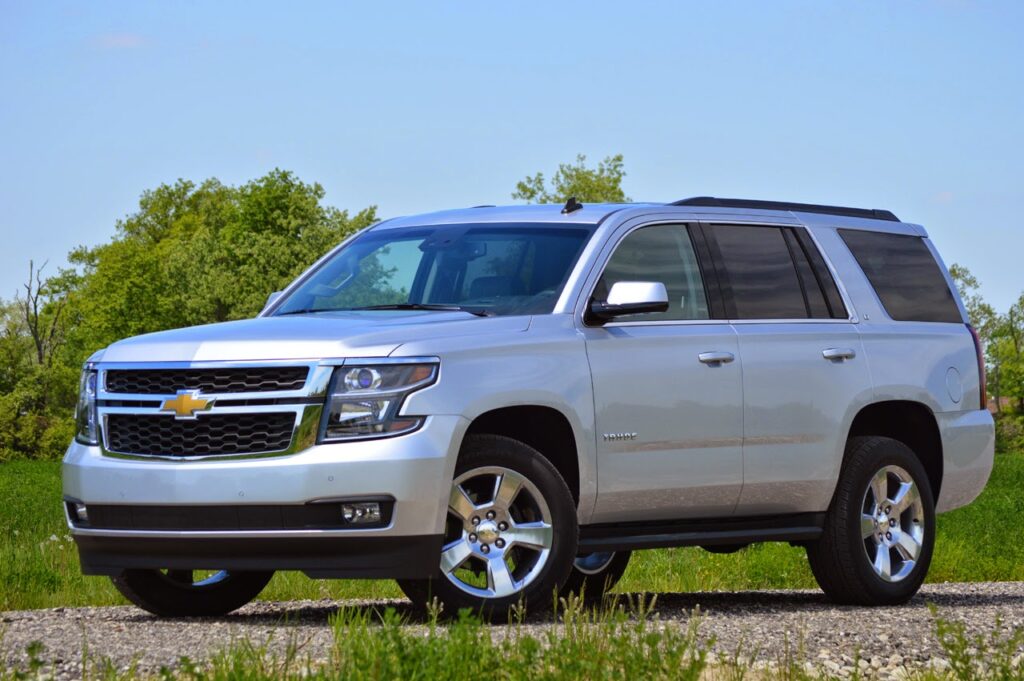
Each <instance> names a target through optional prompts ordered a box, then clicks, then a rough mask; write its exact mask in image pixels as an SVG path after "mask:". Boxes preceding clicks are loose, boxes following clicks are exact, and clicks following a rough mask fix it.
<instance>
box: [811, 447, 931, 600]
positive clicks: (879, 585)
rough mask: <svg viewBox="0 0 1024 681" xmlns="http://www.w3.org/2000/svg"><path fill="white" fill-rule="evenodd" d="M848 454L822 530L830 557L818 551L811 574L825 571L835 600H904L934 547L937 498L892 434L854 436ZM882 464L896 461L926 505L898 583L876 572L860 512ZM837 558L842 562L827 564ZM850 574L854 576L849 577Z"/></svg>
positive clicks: (916, 583) (913, 457)
mask: <svg viewBox="0 0 1024 681" xmlns="http://www.w3.org/2000/svg"><path fill="white" fill-rule="evenodd" d="M848 452H849V455H848V458H847V461H846V465H845V467H844V471H843V474H842V477H841V479H840V483H839V489H838V490H837V493H836V499H835V501H834V502H833V506H832V508H831V510H830V511H829V518H828V519H827V521H826V527H825V531H826V532H827V533H830V535H831V536H829V537H828V538H827V539H826V541H827V542H828V543H831V544H832V546H831V547H830V548H831V551H829V552H828V557H824V556H819V557H818V565H816V566H814V567H815V568H816V569H815V573H816V576H817V573H818V571H819V570H826V571H828V572H829V574H828V575H826V576H825V579H824V580H819V581H823V582H824V583H823V584H822V586H823V587H826V585H827V586H828V587H830V588H826V589H825V590H826V592H829V591H832V592H833V593H830V594H829V595H831V596H834V597H835V599H836V600H839V601H840V602H845V603H857V604H864V605H896V604H900V603H905V602H906V601H908V600H909V599H910V598H911V597H912V596H913V595H914V594H915V593H917V591H918V589H920V587H921V584H922V583H923V582H924V579H925V577H926V575H927V573H928V568H929V566H930V564H931V559H932V554H933V551H934V547H935V530H936V520H935V502H934V497H933V494H932V489H931V484H930V481H929V479H928V475H927V472H926V471H925V469H924V466H923V465H922V464H921V462H920V460H919V459H918V458H917V456H916V455H915V454H914V452H913V450H911V449H910V448H909V447H908V446H907V445H905V444H903V443H902V442H899V441H898V440H894V439H891V438H884V437H865V438H854V439H852V440H851V442H850V445H849V447H848ZM886 466H899V467H900V468H902V469H904V470H905V471H907V473H909V474H910V476H911V477H912V478H913V480H914V484H915V485H916V486H917V489H918V492H919V494H920V497H921V503H922V505H923V507H924V526H925V527H924V530H925V531H924V541H923V542H922V545H921V553H920V554H919V556H918V559H917V561H916V564H915V565H914V569H913V571H912V572H911V573H910V574H909V575H907V577H905V578H904V579H902V580H900V581H899V582H887V581H885V580H883V579H882V578H881V577H879V576H878V575H877V574H875V571H874V569H873V568H872V567H871V563H870V559H869V557H868V555H867V552H866V551H865V549H864V540H863V538H862V537H861V529H860V516H861V512H862V510H863V502H864V494H865V492H866V491H867V489H868V485H869V484H870V481H871V478H872V476H874V474H875V473H877V472H878V471H879V470H881V469H882V468H884V467H886ZM836 560H838V561H841V562H842V563H845V565H828V563H829V562H833V561H836ZM851 577H852V580H851Z"/></svg>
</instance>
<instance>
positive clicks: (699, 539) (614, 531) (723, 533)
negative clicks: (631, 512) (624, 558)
mask: <svg viewBox="0 0 1024 681" xmlns="http://www.w3.org/2000/svg"><path fill="white" fill-rule="evenodd" d="M824 525H825V514H824V513H797V514H791V515H780V516H759V517H754V518H706V519H705V518H701V519H699V520H673V521H655V522H641V523H608V524H603V525H583V526H582V527H580V545H579V552H580V553H593V552H595V551H625V550H633V549H656V548H666V547H670V546H733V545H745V544H753V543H756V542H764V541H785V542H793V543H799V542H806V541H813V540H815V539H817V538H818V537H820V536H821V533H822V528H823V527H824Z"/></svg>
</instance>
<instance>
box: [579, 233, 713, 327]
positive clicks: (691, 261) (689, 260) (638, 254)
mask: <svg viewBox="0 0 1024 681" xmlns="http://www.w3.org/2000/svg"><path fill="white" fill-rule="evenodd" d="M620 281H660V282H661V283H663V284H665V289H666V290H667V291H668V310H666V311H665V312H650V313H645V314H637V315H629V316H625V317H621V318H620V319H621V320H622V321H671V320H683V319H709V318H710V315H709V314H708V299H707V295H706V294H705V292H704V282H703V281H702V280H701V276H700V268H699V267H698V265H697V255H696V253H694V250H693V243H692V242H691V241H690V234H689V232H688V231H687V229H686V227H685V226H682V225H652V226H651V227H641V228H640V229H638V230H636V231H634V232H631V233H630V234H629V235H628V236H626V238H625V239H623V240H622V241H621V242H620V243H619V245H618V246H617V247H616V248H615V252H614V253H613V254H612V257H611V259H609V260H608V264H607V265H606V266H605V268H604V273H603V274H602V275H601V279H600V280H599V281H598V283H597V287H596V288H595V289H594V299H595V300H600V301H604V300H606V299H607V297H608V291H610V290H611V287H612V286H613V285H614V284H615V283H617V282H620Z"/></svg>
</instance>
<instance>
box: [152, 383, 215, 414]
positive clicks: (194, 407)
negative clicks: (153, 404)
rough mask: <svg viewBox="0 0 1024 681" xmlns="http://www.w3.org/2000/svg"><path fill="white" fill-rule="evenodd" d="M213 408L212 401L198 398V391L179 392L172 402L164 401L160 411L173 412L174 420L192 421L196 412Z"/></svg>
mask: <svg viewBox="0 0 1024 681" xmlns="http://www.w3.org/2000/svg"><path fill="white" fill-rule="evenodd" d="M212 406H213V400H204V399H203V398H201V397H199V391H198V390H179V391H178V396H177V397H175V398H174V399H173V400H165V401H164V403H163V404H162V405H160V411H173V412H174V418H176V419H194V418H195V417H196V412H197V411H206V410H207V409H209V408H210V407H212Z"/></svg>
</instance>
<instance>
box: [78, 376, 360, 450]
mask: <svg viewBox="0 0 1024 681" xmlns="http://www.w3.org/2000/svg"><path fill="white" fill-rule="evenodd" d="M341 363H342V362H340V361H337V362H318V361H309V360H306V361H303V360H296V361H270V362H162V363H142V362H139V363H110V364H104V363H102V362H101V363H100V364H99V365H98V366H97V369H98V370H99V372H100V376H99V381H98V385H99V390H98V394H97V404H98V411H99V419H100V429H101V437H100V442H101V445H100V450H101V454H103V455H104V456H109V457H114V458H123V459H137V460H154V459H157V460H165V461H166V460H172V461H194V460H204V461H206V460H223V459H255V458H263V457H267V456H287V455H290V454H294V453H296V452H299V451H302V450H304V449H307V448H309V447H312V446H313V445H314V444H316V437H317V429H318V426H319V423H320V417H321V415H322V413H323V408H324V400H325V398H326V394H327V388H328V385H329V383H330V378H331V374H332V372H333V370H334V365H337V364H341ZM271 368H274V369H282V368H292V369H298V368H301V369H302V370H303V371H304V372H305V376H307V378H305V379H304V381H303V385H302V387H301V388H298V389H286V390H273V391H262V390H256V391H249V392H236V391H228V392H209V393H207V392H202V397H203V398H205V399H209V400H212V401H213V405H212V406H211V407H210V408H209V409H207V410H205V411H203V412H201V413H198V414H196V415H195V418H196V421H197V422H200V423H201V422H202V421H203V420H204V419H206V418H208V417H215V418H219V417H227V416H230V415H239V416H240V418H242V417H252V416H259V415H261V414H265V415H267V417H268V418H271V417H273V418H278V419H280V418H281V416H283V415H286V414H287V415H291V417H292V418H293V419H294V420H293V425H292V428H291V430H290V434H291V437H290V440H289V443H288V444H287V446H284V447H281V444H282V441H283V438H282V437H276V438H273V441H274V447H273V448H272V449H270V448H268V447H263V448H262V450H260V451H244V452H243V451H239V449H240V448H239V447H238V446H230V447H228V446H225V447H224V449H225V450H230V451H215V450H216V449H217V447H203V448H197V449H198V450H199V451H201V453H199V454H189V453H187V451H188V450H187V447H186V446H185V445H183V446H182V448H179V449H176V450H175V451H174V452H173V453H172V452H161V451H159V448H153V449H156V450H157V451H144V452H138V451H123V450H124V448H123V447H117V446H115V445H116V444H121V443H123V442H124V440H123V439H122V440H120V441H118V442H112V439H111V437H110V423H109V418H110V417H111V416H117V417H118V418H123V416H126V415H134V416H138V417H140V420H142V419H146V420H147V421H148V420H152V419H155V418H160V419H168V423H169V424H173V423H174V422H175V421H179V422H184V421H181V420H179V419H176V418H175V415H174V414H172V413H167V412H165V411H162V410H161V405H162V404H163V402H164V401H165V400H170V399H173V398H174V397H175V396H176V395H175V392H168V393H162V394H153V393H146V392H142V393H126V392H111V391H109V390H107V372H108V371H116V372H132V371H139V372H153V371H161V372H163V371H168V372H173V373H175V374H178V373H179V372H181V373H184V374H186V375H187V374H192V375H203V374H207V375H208V372H209V371H214V372H215V373H216V372H231V373H232V374H235V375H237V372H238V371H244V370H246V369H249V370H252V371H253V373H254V374H259V373H260V372H262V371H263V370H266V369H271ZM123 375H124V374H122V376H123ZM185 387H186V388H188V387H189V386H185ZM193 389H196V390H198V387H197V388H193ZM221 403H222V404H221ZM245 420H248V421H251V420H252V419H251V418H249V419H245ZM171 429H172V430H173V426H171ZM250 434H251V433H250ZM219 437H221V438H222V439H223V438H224V437H226V436H225V434H224V433H221V434H220V435H219ZM140 448H141V447H140ZM256 449H260V448H258V447H257V448H256Z"/></svg>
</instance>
